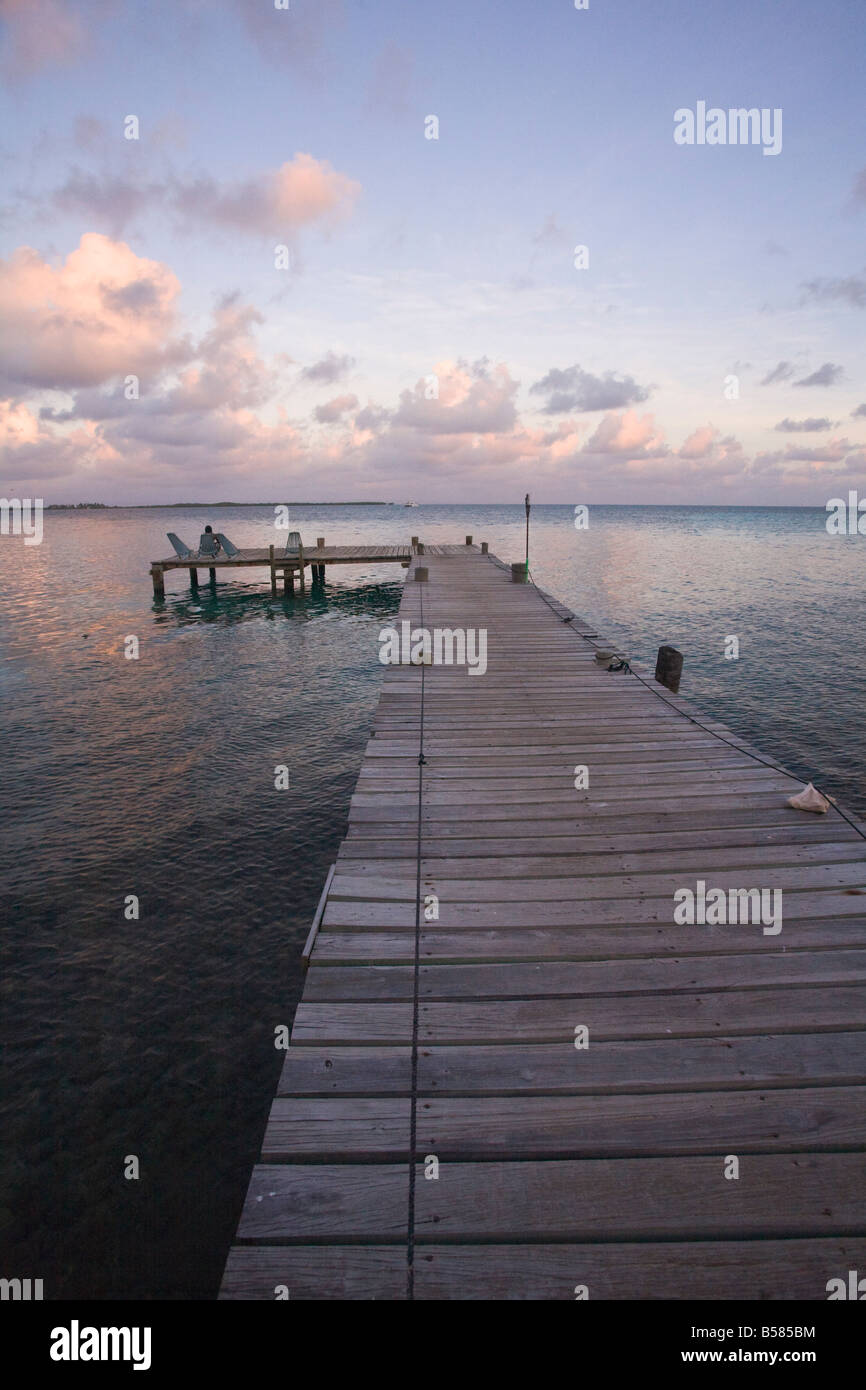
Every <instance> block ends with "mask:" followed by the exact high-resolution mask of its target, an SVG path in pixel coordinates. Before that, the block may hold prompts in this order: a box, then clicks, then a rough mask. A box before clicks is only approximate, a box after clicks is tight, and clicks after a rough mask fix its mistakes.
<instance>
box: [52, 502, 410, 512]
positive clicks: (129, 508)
mask: <svg viewBox="0 0 866 1390" xmlns="http://www.w3.org/2000/svg"><path fill="white" fill-rule="evenodd" d="M396 505H397V503H396V502H49V503H48V505H47V507H46V508H45V510H46V511H47V512H79V511H91V510H93V509H94V508H98V509H99V510H100V511H114V512H143V511H160V512H161V511H168V509H169V508H170V507H199V508H201V507H396Z"/></svg>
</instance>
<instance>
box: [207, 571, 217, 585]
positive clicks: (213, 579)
mask: <svg viewBox="0 0 866 1390" xmlns="http://www.w3.org/2000/svg"><path fill="white" fill-rule="evenodd" d="M208 574H209V575H210V582H211V584H216V570H208Z"/></svg>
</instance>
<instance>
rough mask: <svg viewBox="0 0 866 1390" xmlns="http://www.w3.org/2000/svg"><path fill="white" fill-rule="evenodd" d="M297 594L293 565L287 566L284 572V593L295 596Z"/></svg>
mask: <svg viewBox="0 0 866 1390" xmlns="http://www.w3.org/2000/svg"><path fill="white" fill-rule="evenodd" d="M294 592H295V571H294V570H293V569H292V567H291V565H286V568H285V569H284V570H283V593H284V594H293V593H294Z"/></svg>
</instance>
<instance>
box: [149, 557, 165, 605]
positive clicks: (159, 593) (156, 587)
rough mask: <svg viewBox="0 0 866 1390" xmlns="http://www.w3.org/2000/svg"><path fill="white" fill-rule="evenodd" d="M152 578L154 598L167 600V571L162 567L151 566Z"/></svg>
mask: <svg viewBox="0 0 866 1390" xmlns="http://www.w3.org/2000/svg"><path fill="white" fill-rule="evenodd" d="M150 577H151V579H152V580H153V596H154V598H165V570H164V569H163V567H162V565H151V567H150Z"/></svg>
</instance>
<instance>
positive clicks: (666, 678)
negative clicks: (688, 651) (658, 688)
mask: <svg viewBox="0 0 866 1390" xmlns="http://www.w3.org/2000/svg"><path fill="white" fill-rule="evenodd" d="M682 673H683V654H682V652H678V651H677V649H676V647H667V646H665V647H659V654H658V656H657V658H656V680H657V681H658V682H659V685H664V686H667V688H668V690H670V691H672V693H673V694H674V695H676V693H677V691H678V690H679V688H680V676H681V675H682Z"/></svg>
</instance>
